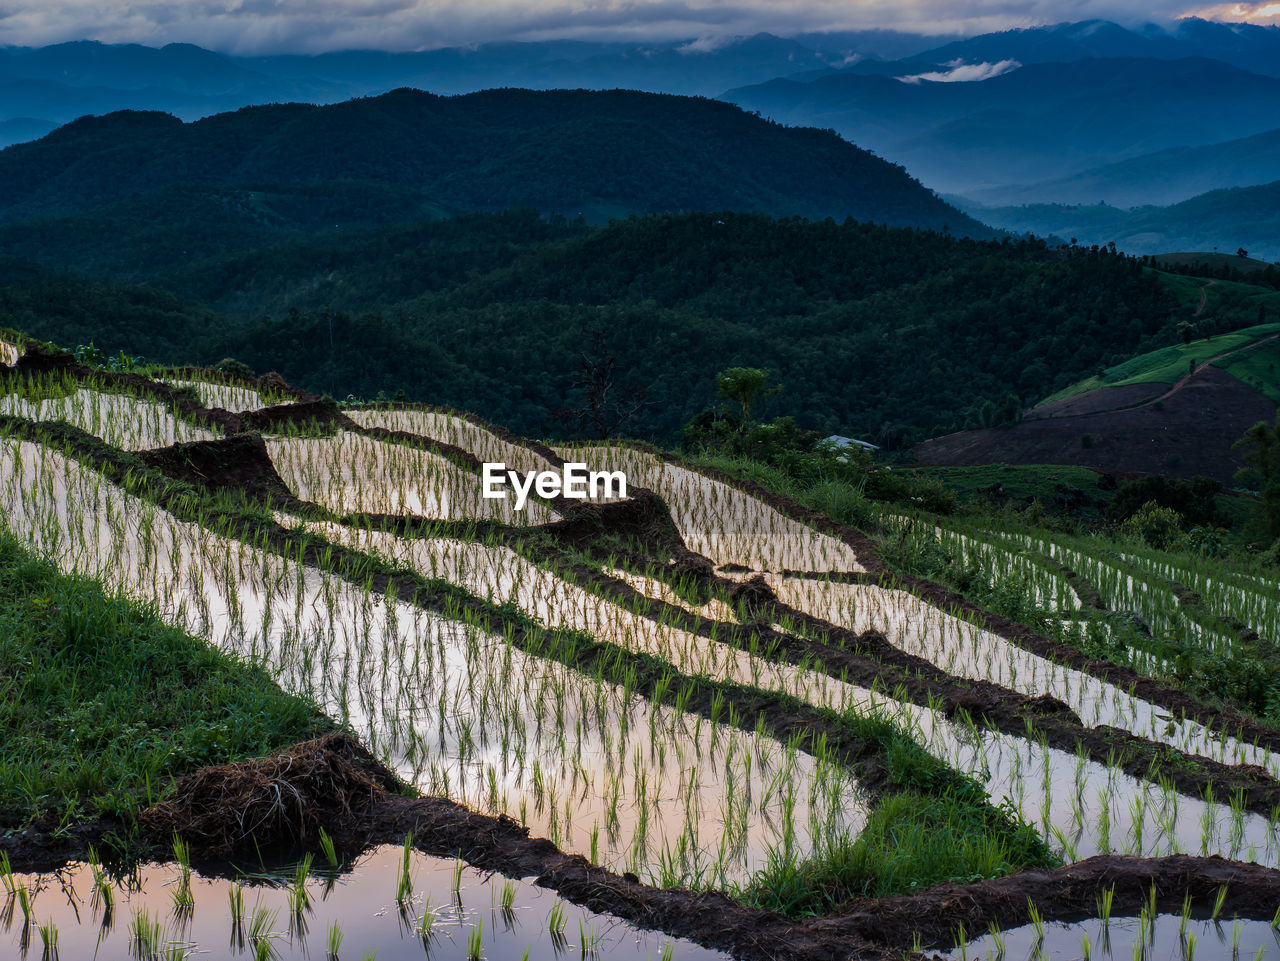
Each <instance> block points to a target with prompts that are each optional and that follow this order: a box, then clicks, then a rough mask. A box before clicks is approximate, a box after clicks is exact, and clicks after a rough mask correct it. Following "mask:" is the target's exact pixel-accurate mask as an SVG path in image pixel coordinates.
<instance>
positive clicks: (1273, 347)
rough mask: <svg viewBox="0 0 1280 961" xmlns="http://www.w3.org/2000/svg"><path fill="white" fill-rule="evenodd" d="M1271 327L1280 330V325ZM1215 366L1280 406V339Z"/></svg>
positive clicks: (1226, 358)
mask: <svg viewBox="0 0 1280 961" xmlns="http://www.w3.org/2000/svg"><path fill="white" fill-rule="evenodd" d="M1270 326H1272V327H1274V328H1277V329H1280V324H1271V325H1270ZM1213 366H1215V367H1221V368H1222V369H1223V370H1225V371H1226V372H1227V373H1228V374H1230V375H1231V376H1232V377H1235V378H1236V379H1237V380H1242V381H1244V382H1245V383H1246V384H1248V385H1249V386H1250V387H1252V388H1253V389H1254V390H1256V391H1258V392H1259V393H1261V394H1263V395H1264V396H1265V397H1267V398H1268V399H1269V400H1272V401H1274V402H1275V403H1277V404H1280V339H1277V340H1272V341H1268V342H1267V343H1265V344H1259V345H1258V346H1257V347H1254V348H1252V349H1251V350H1247V351H1244V352H1242V353H1239V354H1235V355H1234V356H1232V357H1224V358H1222V360H1220V361H1218V362H1217V363H1215V364H1214V365H1213Z"/></svg>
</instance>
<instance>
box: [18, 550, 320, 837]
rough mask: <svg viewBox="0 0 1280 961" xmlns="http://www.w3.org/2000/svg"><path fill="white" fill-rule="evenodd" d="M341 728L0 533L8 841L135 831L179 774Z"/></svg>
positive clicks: (256, 673)
mask: <svg viewBox="0 0 1280 961" xmlns="http://www.w3.org/2000/svg"><path fill="white" fill-rule="evenodd" d="M333 727H334V725H333V723H332V722H331V721H330V720H328V719H327V718H325V717H324V716H323V715H321V714H320V713H319V711H318V710H317V708H316V707H315V706H314V705H313V704H311V703H310V702H308V701H305V700H303V699H301V698H298V697H294V696H292V695H289V694H285V693H284V692H282V691H281V690H280V689H279V688H278V687H277V686H276V685H275V683H274V682H273V681H272V680H271V679H270V678H269V677H268V676H267V674H266V673H265V672H263V671H261V670H259V669H257V668H254V667H250V666H248V665H245V664H243V663H239V662H237V661H235V660H233V659H232V658H230V657H228V656H227V655H225V654H222V653H221V652H219V651H217V650H216V649H214V648H213V647H211V646H210V645H209V644H208V643H207V642H206V641H203V640H199V639H196V638H193V637H190V636H188V635H186V634H184V633H183V632H181V631H179V630H177V629H175V628H172V627H169V626H167V625H165V624H164V623H163V622H162V621H161V620H160V618H159V616H158V615H157V614H156V612H155V611H154V610H152V609H150V608H148V607H145V606H142V605H140V604H138V603H136V602H133V601H130V600H128V599H125V598H122V597H113V596H110V595H108V594H105V593H104V592H103V590H102V589H101V587H100V586H98V585H97V584H96V583H94V582H93V581H90V580H88V579H85V578H81V577H67V576H64V575H61V574H59V573H58V571H57V570H56V569H55V568H54V567H53V566H52V565H50V564H48V563H46V562H44V561H41V560H37V559H35V558H34V557H32V556H31V555H30V554H29V553H27V552H26V551H25V550H24V548H22V547H21V546H20V545H19V544H18V542H17V541H16V540H14V539H13V538H12V537H11V536H10V535H8V534H2V535H0V742H2V743H3V744H4V746H5V750H4V757H3V759H2V760H0V830H6V829H14V828H20V827H22V826H24V825H26V824H29V823H31V822H33V821H36V820H41V821H42V822H43V823H44V824H45V826H46V827H48V828H57V827H59V826H66V825H68V824H70V823H71V822H73V821H75V820H78V819H80V818H84V817H97V816H114V817H120V818H122V819H123V820H124V821H125V823H126V825H127V824H129V823H130V822H131V821H132V818H133V816H134V815H135V814H136V813H137V812H138V811H139V810H140V809H141V808H142V807H143V806H145V805H146V804H147V803H148V799H149V798H158V797H160V796H162V795H163V794H164V793H165V791H166V789H167V786H168V783H169V780H170V778H172V777H174V776H177V775H179V774H181V773H183V772H185V771H188V770H192V769H194V768H197V767H201V766H203V765H206V764H221V763H225V762H227V761H232V760H237V759H241V758H245V757H251V756H254V755H259V754H263V753H266V752H269V751H272V750H275V749H278V748H280V747H284V746H287V745H289V744H293V743H295V742H297V741H300V740H304V739H307V738H310V737H315V736H317V735H319V734H322V733H324V732H326V731H329V730H332V729H333Z"/></svg>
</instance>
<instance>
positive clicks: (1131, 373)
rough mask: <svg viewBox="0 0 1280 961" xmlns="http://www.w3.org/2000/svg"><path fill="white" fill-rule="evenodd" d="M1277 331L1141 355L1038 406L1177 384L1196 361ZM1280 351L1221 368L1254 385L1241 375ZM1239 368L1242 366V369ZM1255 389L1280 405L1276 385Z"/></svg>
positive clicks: (1277, 327)
mask: <svg viewBox="0 0 1280 961" xmlns="http://www.w3.org/2000/svg"><path fill="white" fill-rule="evenodd" d="M1224 283H1225V282H1224ZM1277 332H1280V323H1271V324H1263V325H1261V326H1255V327H1248V328H1246V329H1244V330H1237V331H1233V332H1231V333H1229V334H1218V335H1217V336H1214V337H1206V338H1202V339H1200V340H1193V341H1192V342H1191V343H1190V344H1178V345H1176V346H1174V347H1163V348H1161V349H1160V350H1153V351H1151V352H1150V353H1147V354H1140V355H1138V356H1137V357H1134V358H1132V359H1131V360H1127V361H1125V362H1124V363H1123V364H1117V365H1116V366H1114V367H1108V368H1107V369H1106V371H1104V372H1103V374H1102V376H1101V377H1090V378H1088V379H1087V380H1082V381H1080V382H1078V383H1076V384H1072V385H1071V386H1070V387H1068V388H1066V389H1065V390H1060V391H1058V393H1056V394H1053V395H1052V396H1050V397H1047V398H1045V399H1044V400H1043V401H1042V402H1041V404H1040V405H1038V406H1043V405H1044V404H1050V403H1053V402H1054V401H1059V400H1066V399H1067V398H1069V397H1077V396H1079V395H1081V394H1086V393H1088V392H1089V391H1091V390H1097V389H1098V388H1101V387H1123V386H1125V385H1128V384H1175V383H1177V381H1178V380H1179V379H1180V378H1181V377H1183V376H1184V375H1185V374H1186V373H1187V370H1188V367H1189V365H1190V363H1191V361H1192V360H1195V361H1196V362H1197V363H1202V362H1203V361H1205V360H1207V359H1208V358H1210V357H1213V356H1215V355H1217V354H1223V353H1226V352H1228V351H1232V350H1236V349H1238V348H1240V347H1244V346H1246V345H1248V344H1251V343H1253V342H1254V341H1257V340H1260V339H1261V338H1263V337H1267V336H1270V335H1271V334H1275V333H1277ZM1277 350H1278V349H1277V348H1273V347H1271V346H1270V345H1268V346H1266V347H1263V348H1260V350H1259V352H1258V354H1257V357H1256V358H1252V359H1250V360H1249V362H1248V364H1246V358H1230V359H1226V358H1224V361H1223V363H1222V364H1220V365H1217V366H1221V367H1223V369H1225V370H1227V371H1229V372H1230V373H1231V374H1233V375H1235V376H1237V377H1240V379H1241V380H1244V381H1245V382H1246V383H1250V381H1249V380H1248V379H1247V378H1246V377H1241V376H1240V372H1246V373H1247V374H1249V375H1251V376H1252V375H1256V374H1257V371H1255V370H1254V369H1253V367H1252V366H1250V365H1251V364H1252V363H1253V362H1255V361H1257V362H1261V363H1262V366H1263V367H1264V368H1265V367H1266V364H1267V363H1274V361H1275V356H1274V355H1275V354H1276V353H1277ZM1237 365H1240V366H1239V368H1238V369H1237ZM1238 370H1239V371H1240V372H1238ZM1251 386H1254V387H1258V388H1259V389H1260V390H1262V392H1263V393H1264V394H1266V395H1267V396H1268V397H1271V398H1272V399H1273V400H1277V401H1278V402H1280V392H1278V390H1280V389H1278V388H1277V387H1276V385H1275V384H1274V383H1271V384H1268V385H1260V384H1257V383H1252V384H1251Z"/></svg>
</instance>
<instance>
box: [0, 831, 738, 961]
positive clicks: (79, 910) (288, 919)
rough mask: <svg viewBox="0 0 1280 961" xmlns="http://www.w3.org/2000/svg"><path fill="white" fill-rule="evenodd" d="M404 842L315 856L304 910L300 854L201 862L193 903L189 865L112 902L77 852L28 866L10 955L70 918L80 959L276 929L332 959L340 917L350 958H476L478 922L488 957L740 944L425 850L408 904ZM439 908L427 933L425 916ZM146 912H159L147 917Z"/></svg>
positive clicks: (2, 911) (660, 953)
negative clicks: (50, 869) (186, 886)
mask: <svg viewBox="0 0 1280 961" xmlns="http://www.w3.org/2000/svg"><path fill="white" fill-rule="evenodd" d="M403 853H404V852H403V849H402V848H400V847H395V846H388V847H382V848H378V849H376V850H374V851H372V852H370V853H369V854H367V855H366V856H363V857H361V858H360V859H359V861H358V862H357V863H356V864H355V865H354V867H353V868H352V869H351V870H350V871H347V872H345V873H343V874H340V875H333V874H329V873H327V872H326V871H325V870H324V869H323V868H321V867H319V866H315V865H313V867H312V871H311V877H310V879H309V880H308V881H307V882H306V884H305V890H306V894H307V899H308V904H307V906H306V907H305V908H304V909H303V910H302V911H301V912H296V911H295V910H294V909H293V907H292V906H291V890H290V889H291V886H292V884H293V880H292V879H293V866H289V867H288V868H286V869H283V870H281V871H279V872H278V873H265V872H262V870H261V868H260V867H259V868H257V870H256V871H255V868H254V867H252V866H249V865H245V866H243V867H244V871H245V874H243V875H242V876H240V877H239V881H238V882H237V881H236V880H234V878H228V877H203V876H200V875H198V874H195V873H193V874H192V875H191V879H190V891H191V894H192V896H193V899H194V902H195V903H194V906H193V907H192V908H191V909H190V910H189V911H183V910H180V909H178V908H176V907H175V903H174V893H175V892H176V891H178V890H179V889H180V887H181V881H180V878H181V873H182V871H181V868H180V867H179V866H178V865H177V864H151V865H146V866H144V867H142V868H140V869H139V870H138V871H137V872H136V873H134V874H133V875H130V876H127V877H124V878H116V879H110V883H111V886H112V898H113V900H114V904H113V905H112V907H111V908H110V909H107V908H106V907H105V906H104V901H103V898H102V896H101V894H100V893H98V892H97V891H96V889H95V884H94V874H93V868H92V867H91V866H90V865H88V864H83V863H79V864H71V865H68V866H67V867H65V868H63V869H61V870H60V871H58V872H57V873H54V874H26V875H23V874H15V875H14V876H13V880H14V882H15V884H17V885H22V886H24V887H25V888H26V890H27V892H28V896H29V903H30V914H29V917H28V918H26V919H24V915H23V911H22V909H21V907H20V904H19V899H18V898H17V897H16V896H13V895H10V896H8V897H7V898H6V897H5V895H4V893H3V892H0V957H6V958H8V957H13V958H31V959H33V961H35V959H40V958H49V957H53V954H52V952H46V950H45V945H44V939H43V938H42V936H41V933H40V928H41V927H46V926H47V925H49V924H50V922H52V924H53V926H54V928H56V931H57V952H58V953H57V956H58V957H60V958H62V959H66V961H79V959H89V958H94V959H98V961H116V959H119V961H125V959H129V961H148V959H150V958H157V959H160V958H163V959H169V958H179V957H185V958H201V957H211V958H218V957H228V958H246V959H248V958H254V957H255V956H256V955H255V952H256V951H258V950H259V948H258V945H259V944H260V943H263V942H266V943H268V944H269V945H270V948H271V953H270V954H269V955H268V956H269V957H273V958H282V959H283V958H312V959H317V958H324V959H328V958H330V957H333V955H331V954H330V937H331V934H332V931H333V930H334V925H335V924H336V925H337V926H338V930H339V931H340V932H341V943H340V945H339V946H338V950H337V951H336V957H338V958H340V959H347V958H350V959H354V961H362V959H366V958H369V957H376V958H377V959H378V961H407V959H411V958H412V959H415V961H416V959H424V958H431V959H435V961H454V959H456V961H463V959H466V958H467V957H468V955H469V948H470V946H471V939H472V938H473V937H474V936H475V935H474V932H476V931H478V932H479V938H480V956H481V957H482V958H483V959H485V961H519V959H521V958H522V957H524V956H525V952H526V951H527V952H528V955H527V956H528V957H529V958H531V959H536V958H553V957H560V958H566V959H568V958H583V957H587V958H590V957H602V958H603V957H607V958H609V959H611V961H613V959H617V961H633V959H634V961H649V959H652V961H660V959H662V958H664V957H669V958H673V959H685V961H710V959H722V958H725V957H727V956H726V955H724V954H721V953H719V952H716V951H711V950H709V949H707V948H703V947H701V946H699V945H696V944H693V943H692V942H689V941H683V940H678V939H674V938H670V937H668V936H667V935H665V934H663V933H662V932H660V931H641V930H640V929H638V928H635V927H632V926H631V925H629V924H627V923H626V922H624V921H620V920H618V919H617V918H615V917H612V916H610V915H601V914H596V913H595V912H593V911H589V910H587V909H585V908H580V907H578V906H577V905H574V904H571V903H569V902H568V901H564V900H562V899H561V898H559V897H558V896H557V895H556V894H555V893H554V892H553V891H550V890H548V889H546V888H541V887H538V886H536V885H535V884H533V883H532V881H531V880H523V881H512V880H509V879H507V878H504V877H503V876H501V875H496V874H485V873H483V872H480V871H477V870H475V869H474V868H470V867H466V866H463V867H462V868H461V873H460V874H459V875H458V879H459V886H458V889H457V891H456V893H455V887H454V878H455V871H456V870H457V865H458V862H455V861H452V860H446V859H441V858H433V857H429V856H427V855H424V854H420V853H419V852H417V851H414V852H411V855H410V877H411V878H412V882H413V893H412V895H411V896H410V897H409V898H407V899H406V900H405V901H404V903H403V905H402V904H400V903H398V902H397V900H396V890H397V886H398V882H399V877H400V871H401V859H402V858H403ZM237 883H238V884H239V887H240V890H241V891H243V895H244V901H243V912H242V917H241V919H240V921H239V923H238V924H237V923H236V919H235V916H234V915H233V911H232V907H231V897H230V893H231V892H232V891H233V889H234V888H235V886H236V884H237ZM508 901H509V905H508ZM428 914H429V915H430V919H431V920H430V924H429V927H428V930H427V933H426V934H425V935H424V933H423V932H424V924H423V920H422V919H423V917H424V916H425V915H428ZM143 918H145V921H146V923H145V924H144V923H140V919H143ZM157 923H158V924H159V935H158V936H157V937H150V936H148V935H147V934H145V933H144V934H142V935H141V936H140V935H139V930H140V929H145V928H147V927H151V928H152V929H154V925H155V924H157ZM553 928H555V929H556V930H554V931H553ZM47 930H48V929H47V927H46V932H47ZM255 934H256V935H257V937H255ZM153 948H154V950H153ZM668 951H669V952H670V953H669V954H667V953H666V952H668Z"/></svg>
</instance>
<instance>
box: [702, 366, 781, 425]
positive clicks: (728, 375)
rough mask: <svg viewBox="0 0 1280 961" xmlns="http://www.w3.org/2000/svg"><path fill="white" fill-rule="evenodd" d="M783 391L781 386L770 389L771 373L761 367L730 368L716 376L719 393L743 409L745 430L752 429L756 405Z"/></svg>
mask: <svg viewBox="0 0 1280 961" xmlns="http://www.w3.org/2000/svg"><path fill="white" fill-rule="evenodd" d="M781 390H782V386H781V385H780V384H778V385H775V386H773V387H769V371H767V370H763V369H761V368H759V367H730V368H729V369H728V370H723V371H721V372H720V373H719V374H718V375H717V376H716V391H717V393H719V395H720V396H721V397H723V398H724V399H725V400H727V401H730V402H732V403H734V404H737V405H738V406H739V407H740V408H742V429H743V430H748V429H749V428H750V427H751V410H752V408H753V407H755V405H756V403H757V402H759V401H761V400H763V399H764V398H766V397H773V396H774V395H775V394H777V393H778V392H779V391H781Z"/></svg>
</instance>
